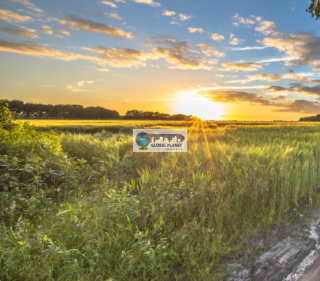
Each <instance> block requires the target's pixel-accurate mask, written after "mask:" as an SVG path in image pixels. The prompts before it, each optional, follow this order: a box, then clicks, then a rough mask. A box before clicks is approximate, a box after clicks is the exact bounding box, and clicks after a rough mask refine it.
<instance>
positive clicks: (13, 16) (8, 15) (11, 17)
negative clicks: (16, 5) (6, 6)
mask: <svg viewBox="0 0 320 281" xmlns="http://www.w3.org/2000/svg"><path fill="white" fill-rule="evenodd" d="M0 20H4V21H6V22H10V23H11V22H26V21H34V20H33V19H32V18H31V17H29V16H21V15H19V14H17V13H14V12H11V11H8V10H1V9H0Z"/></svg>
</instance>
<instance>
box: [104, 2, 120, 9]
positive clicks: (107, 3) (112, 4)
mask: <svg viewBox="0 0 320 281" xmlns="http://www.w3.org/2000/svg"><path fill="white" fill-rule="evenodd" d="M101 3H102V4H105V5H108V6H111V7H112V8H118V6H117V5H116V4H114V3H112V2H109V1H102V2H101Z"/></svg>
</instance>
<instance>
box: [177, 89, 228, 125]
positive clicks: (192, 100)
mask: <svg viewBox="0 0 320 281" xmlns="http://www.w3.org/2000/svg"><path fill="white" fill-rule="evenodd" d="M174 111H175V114H185V115H193V116H197V117H199V118H201V119H202V120H222V119H223V118H222V117H221V115H222V114H224V110H223V107H222V106H221V104H220V103H217V102H213V101H212V100H210V99H209V98H207V97H205V96H202V95H199V94H197V93H184V94H183V95H182V97H181V99H179V100H178V101H177V104H176V107H175V110H174Z"/></svg>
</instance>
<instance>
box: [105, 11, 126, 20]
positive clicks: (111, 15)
mask: <svg viewBox="0 0 320 281" xmlns="http://www.w3.org/2000/svg"><path fill="white" fill-rule="evenodd" d="M105 15H106V16H107V17H109V18H114V19H117V20H122V17H120V16H119V15H118V13H117V12H114V13H105Z"/></svg>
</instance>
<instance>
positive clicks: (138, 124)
mask: <svg viewBox="0 0 320 281" xmlns="http://www.w3.org/2000/svg"><path fill="white" fill-rule="evenodd" d="M19 122H29V123H30V124H32V125H34V126H35V127H36V128H37V129H41V130H54V131H57V132H59V133H61V132H76V133H98V132H101V131H102V130H106V131H110V132H113V133H119V132H120V133H128V134H130V133H132V129H138V128H144V129H148V128H159V129H161V128H171V127H172V128H187V127H190V126H192V124H193V122H190V121H145V120H141V121H130V120H112V121H105V120H102V121H100V120H44V119H42V120H36V119H32V120H27V121H25V120H20V121H19ZM205 124H206V128H210V129H215V128H218V127H230V126H281V127H283V126H285V127H286V126H306V125H307V126H318V124H319V123H316V122H304V123H301V122H261V121H207V122H205ZM206 128H205V129H206Z"/></svg>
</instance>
